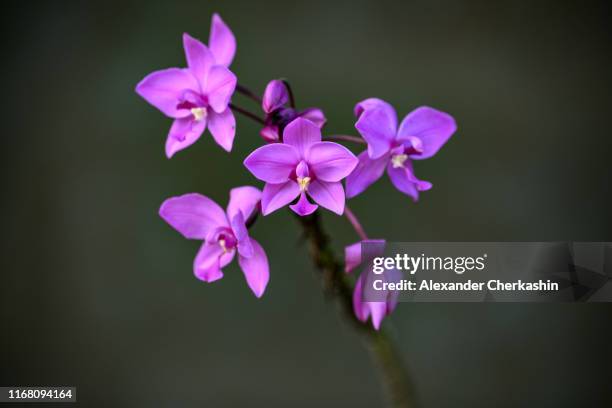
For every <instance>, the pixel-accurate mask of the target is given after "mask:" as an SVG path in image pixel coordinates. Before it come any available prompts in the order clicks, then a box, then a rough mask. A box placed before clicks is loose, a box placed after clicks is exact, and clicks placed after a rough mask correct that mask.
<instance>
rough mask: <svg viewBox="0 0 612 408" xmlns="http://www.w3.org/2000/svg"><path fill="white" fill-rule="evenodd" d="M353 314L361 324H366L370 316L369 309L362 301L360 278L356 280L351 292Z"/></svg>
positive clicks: (361, 280) (361, 281)
mask: <svg viewBox="0 0 612 408" xmlns="http://www.w3.org/2000/svg"><path fill="white" fill-rule="evenodd" d="M353 312H354V313H355V316H356V317H357V319H359V320H360V321H362V322H366V321H367V320H368V317H369V316H370V309H369V308H368V305H367V303H366V302H364V301H363V279H362V277H361V276H360V277H359V278H357V282H355V289H354V290H353Z"/></svg>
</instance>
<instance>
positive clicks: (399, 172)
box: [387, 161, 431, 202]
mask: <svg viewBox="0 0 612 408" xmlns="http://www.w3.org/2000/svg"><path fill="white" fill-rule="evenodd" d="M409 163H410V162H408V161H407V162H406V163H404V164H405V165H406V167H397V168H394V167H393V166H392V164H391V163H389V165H388V166H387V174H388V175H389V178H390V179H391V182H392V183H393V185H394V186H395V188H397V189H398V190H399V191H401V192H402V193H404V194H406V195H409V196H410V197H412V199H413V201H415V202H416V201H418V200H419V191H426V190H429V189H430V188H431V183H430V182H428V181H423V180H419V179H417V178H416V177H415V175H414V172H413V170H412V165H411V164H409Z"/></svg>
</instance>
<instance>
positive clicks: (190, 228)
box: [159, 186, 270, 297]
mask: <svg viewBox="0 0 612 408" xmlns="http://www.w3.org/2000/svg"><path fill="white" fill-rule="evenodd" d="M260 198H261V191H259V190H258V189H256V188H255V187H250V186H244V187H236V188H234V189H232V190H231V191H230V200H229V204H228V206H227V210H226V211H223V209H222V208H221V207H219V205H217V203H215V202H214V201H213V200H211V199H210V198H208V197H205V196H203V195H201V194H197V193H191V194H185V195H182V196H179V197H172V198H169V199H167V200H166V201H164V203H163V204H162V206H161V208H160V209H159V215H160V217H162V218H163V219H164V220H165V221H166V222H167V223H168V224H170V226H172V227H173V228H174V229H175V230H177V231H178V232H180V233H181V234H182V235H183V236H184V237H185V238H187V239H197V240H204V243H203V244H202V247H201V248H200V250H199V252H198V254H197V256H196V257H195V260H194V262H193V273H194V274H195V276H196V277H197V278H198V279H200V280H202V281H204V282H214V281H216V280H219V279H221V278H222V277H223V272H222V268H224V267H225V266H227V265H228V264H229V263H230V262H231V261H232V259H234V256H235V255H236V253H238V263H239V264H240V267H241V268H242V272H244V276H245V278H246V281H247V284H248V285H249V287H250V288H251V290H252V291H253V293H254V294H255V296H257V297H261V296H262V295H263V293H264V291H265V289H266V286H267V284H268V280H269V279H270V272H269V267H268V258H267V256H266V253H265V252H264V250H263V248H262V247H261V245H259V243H258V242H257V241H255V240H254V239H253V238H251V237H250V236H249V232H248V229H247V226H246V222H247V221H248V220H249V219H250V218H251V217H253V216H255V215H256V213H257V211H258V207H259V201H260Z"/></svg>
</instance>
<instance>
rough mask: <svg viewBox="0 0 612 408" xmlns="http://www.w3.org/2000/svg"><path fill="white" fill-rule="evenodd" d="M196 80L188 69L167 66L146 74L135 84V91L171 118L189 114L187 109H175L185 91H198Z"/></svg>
mask: <svg viewBox="0 0 612 408" xmlns="http://www.w3.org/2000/svg"><path fill="white" fill-rule="evenodd" d="M199 89H200V86H199V84H198V81H196V79H195V78H194V77H193V75H191V73H190V72H189V70H187V69H180V68H169V69H164V70H161V71H155V72H152V73H150V74H149V75H147V76H146V77H145V78H144V79H143V80H142V81H140V82H139V83H138V85H136V93H137V94H138V95H140V96H141V97H142V98H143V99H144V100H146V101H147V102H149V103H150V104H151V105H153V106H155V107H156V108H157V109H159V110H160V111H161V112H162V113H163V114H164V115H166V116H169V117H171V118H181V117H185V116H190V115H191V112H190V111H189V110H187V109H177V106H178V105H179V103H180V102H181V99H182V97H183V95H184V94H185V91H194V92H199Z"/></svg>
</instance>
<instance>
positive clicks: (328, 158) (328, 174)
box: [306, 142, 359, 181]
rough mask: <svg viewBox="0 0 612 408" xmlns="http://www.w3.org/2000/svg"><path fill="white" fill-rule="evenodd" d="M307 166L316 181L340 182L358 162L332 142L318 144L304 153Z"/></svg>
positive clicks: (350, 153)
mask: <svg viewBox="0 0 612 408" xmlns="http://www.w3.org/2000/svg"><path fill="white" fill-rule="evenodd" d="M306 160H307V161H308V165H309V166H310V168H311V169H312V171H313V172H314V174H315V175H316V177H317V179H319V180H323V181H340V180H342V179H343V178H345V177H346V176H348V175H349V174H351V172H352V171H353V170H354V169H355V167H356V166H357V163H358V162H359V161H358V160H357V158H356V157H355V155H354V154H353V153H352V152H351V151H350V150H349V149H347V148H346V147H344V146H342V145H339V144H338V143H334V142H318V143H315V144H313V145H312V146H310V148H309V149H308V150H307V151H306Z"/></svg>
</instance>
